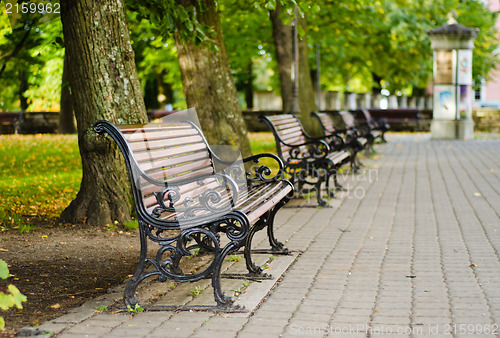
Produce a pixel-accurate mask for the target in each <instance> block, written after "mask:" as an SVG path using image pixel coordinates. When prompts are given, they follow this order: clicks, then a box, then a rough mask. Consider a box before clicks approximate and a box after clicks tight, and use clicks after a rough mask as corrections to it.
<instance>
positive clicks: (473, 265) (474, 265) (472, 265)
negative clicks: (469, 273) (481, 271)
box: [469, 264, 477, 268]
mask: <svg viewBox="0 0 500 338" xmlns="http://www.w3.org/2000/svg"><path fill="white" fill-rule="evenodd" d="M469 266H470V267H471V268H475V267H476V266H477V265H476V264H471V265H469Z"/></svg>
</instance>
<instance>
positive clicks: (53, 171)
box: [0, 135, 82, 231]
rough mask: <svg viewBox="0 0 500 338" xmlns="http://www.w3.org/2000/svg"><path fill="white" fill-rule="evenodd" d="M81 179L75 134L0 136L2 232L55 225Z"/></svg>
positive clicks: (0, 222) (0, 224)
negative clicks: (47, 223)
mask: <svg viewBox="0 0 500 338" xmlns="http://www.w3.org/2000/svg"><path fill="white" fill-rule="evenodd" d="M81 176H82V174H81V162H80V154H79V152H78V141H77V137H76V136H75V135H0V196H1V199H0V229H6V228H17V229H18V230H19V231H23V230H28V229H29V226H30V225H32V224H33V223H34V224H37V223H38V222H39V221H40V220H41V219H43V220H48V221H49V223H53V222H55V220H56V219H57V217H58V216H59V214H60V213H61V211H62V210H63V209H64V207H66V206H67V205H68V204H69V202H71V200H72V199H73V198H74V197H75V196H76V193H77V192H78V189H79V186H80V181H81ZM46 222H47V221H44V223H46Z"/></svg>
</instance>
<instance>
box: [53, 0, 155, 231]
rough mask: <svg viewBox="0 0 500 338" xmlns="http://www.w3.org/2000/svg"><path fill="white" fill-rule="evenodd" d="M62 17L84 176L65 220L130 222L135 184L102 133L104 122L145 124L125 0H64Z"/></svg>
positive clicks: (111, 144) (108, 139) (144, 113)
mask: <svg viewBox="0 0 500 338" xmlns="http://www.w3.org/2000/svg"><path fill="white" fill-rule="evenodd" d="M61 20H62V23H63V32H64V37H65V42H66V53H68V54H69V58H70V81H69V83H70V86H71V89H72V94H73V99H74V100H73V102H74V108H75V116H76V119H77V125H78V143H79V146H80V155H81V158H82V167H83V178H82V182H81V186H80V191H79V193H78V195H77V197H76V199H75V200H73V201H72V202H71V204H70V205H69V206H68V207H67V208H66V209H65V210H64V211H63V213H62V214H61V220H62V221H63V222H70V223H76V222H85V223H87V224H88V225H104V224H109V223H111V222H114V221H118V222H124V221H126V220H129V219H130V217H131V212H132V204H131V198H130V197H131V195H130V186H129V182H128V176H127V174H126V171H125V164H124V162H123V159H122V156H121V154H120V153H119V150H118V147H117V146H116V145H115V144H114V143H113V142H112V141H111V140H110V138H109V137H101V136H98V135H97V134H96V133H95V132H94V131H93V130H92V125H93V124H94V123H95V122H96V121H98V120H108V121H111V122H113V123H115V124H132V123H145V122H146V121H147V118H146V110H145V107H144V100H143V97H142V92H141V86H140V83H139V80H138V78H137V73H136V69H135V62H134V52H133V50H132V46H131V44H130V37H129V30H128V24H127V21H126V16H125V4H124V2H123V0H73V1H62V2H61Z"/></svg>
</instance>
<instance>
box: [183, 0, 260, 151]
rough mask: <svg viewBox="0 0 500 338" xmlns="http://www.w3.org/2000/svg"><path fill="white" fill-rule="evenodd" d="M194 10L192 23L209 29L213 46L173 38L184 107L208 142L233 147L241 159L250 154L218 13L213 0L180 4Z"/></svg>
mask: <svg viewBox="0 0 500 338" xmlns="http://www.w3.org/2000/svg"><path fill="white" fill-rule="evenodd" d="M180 2H181V3H182V5H183V6H184V8H186V9H189V8H190V7H193V6H194V7H195V8H196V13H197V16H196V19H197V21H198V22H199V23H200V24H201V25H205V26H207V27H210V29H211V33H212V43H213V45H211V46H207V45H197V44H196V43H195V41H193V40H185V39H183V38H182V37H181V36H180V35H179V34H175V35H174V36H175V43H176V46H177V53H178V56H179V66H180V69H181V75H182V83H183V85H184V94H185V96H186V102H187V105H188V107H196V109H197V112H198V115H199V119H200V123H201V125H202V128H203V131H204V134H205V135H206V136H207V138H208V140H209V141H212V142H214V141H217V142H220V143H221V144H232V145H237V146H238V148H239V149H240V151H241V152H242V154H243V155H244V156H248V155H250V153H251V150H250V143H249V141H248V136H247V131H246V125H245V121H244V120H243V114H242V112H241V107H240V104H239V101H238V94H237V91H236V86H235V84H234V80H233V77H232V74H231V70H230V68H229V61H228V58H227V52H226V46H225V45H224V38H223V35H222V28H221V22H220V17H219V13H218V11H217V9H216V5H215V1H214V0H201V1H198V0H181V1H180Z"/></svg>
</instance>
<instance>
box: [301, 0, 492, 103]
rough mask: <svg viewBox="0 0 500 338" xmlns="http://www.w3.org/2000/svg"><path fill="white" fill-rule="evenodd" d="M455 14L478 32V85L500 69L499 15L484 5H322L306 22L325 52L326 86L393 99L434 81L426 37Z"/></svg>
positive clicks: (357, 0) (386, 0) (399, 1)
mask: <svg viewBox="0 0 500 338" xmlns="http://www.w3.org/2000/svg"><path fill="white" fill-rule="evenodd" d="M451 10H456V12H457V13H458V19H457V20H458V22H459V23H461V24H464V25H466V26H469V27H477V28H480V33H479V36H478V38H477V40H476V43H475V45H476V48H475V49H474V60H475V61H474V66H473V67H474V68H473V73H474V79H475V80H476V81H479V80H480V79H481V78H483V77H486V78H487V77H488V74H490V72H491V70H492V69H494V67H495V65H496V64H497V63H498V58H497V57H496V56H495V55H494V53H493V52H494V50H495V49H496V48H498V38H497V37H496V35H495V34H496V29H495V27H494V25H495V20H496V17H497V14H496V13H492V12H490V11H489V10H488V8H487V7H485V6H484V5H483V4H482V3H481V2H480V1H459V0H442V1H431V0H426V1H409V0H378V1H368V0H353V1H328V0H322V1H317V2H315V4H314V5H313V6H311V7H310V10H309V11H308V13H307V14H308V16H307V18H308V23H309V27H308V32H309V38H310V40H311V42H312V43H314V44H319V45H320V46H321V66H322V84H323V86H324V87H325V88H328V89H336V90H338V89H341V90H347V91H359V92H366V91H369V90H370V89H371V88H372V87H373V88H378V89H381V88H386V89H388V90H389V91H390V92H392V93H398V92H401V91H409V92H410V93H411V89H412V88H426V87H427V86H428V85H429V83H430V80H431V78H432V50H431V48H430V40H429V38H428V35H427V32H428V31H429V30H431V29H434V28H437V27H439V26H441V25H443V24H445V23H446V21H447V15H448V13H449V12H450V11H451ZM360 84H365V86H364V87H363V86H360ZM366 85H368V86H366Z"/></svg>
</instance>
